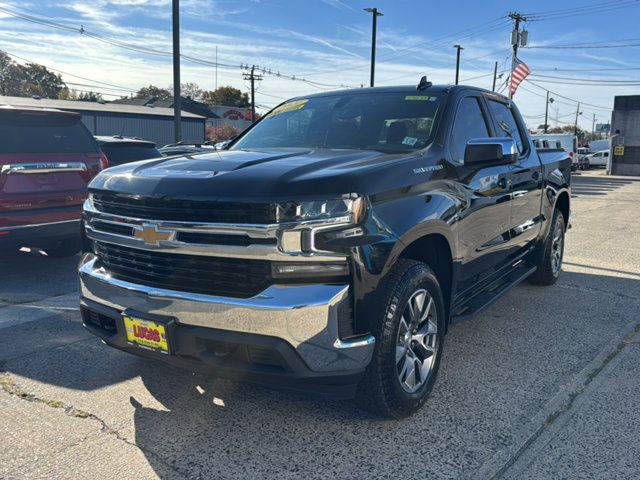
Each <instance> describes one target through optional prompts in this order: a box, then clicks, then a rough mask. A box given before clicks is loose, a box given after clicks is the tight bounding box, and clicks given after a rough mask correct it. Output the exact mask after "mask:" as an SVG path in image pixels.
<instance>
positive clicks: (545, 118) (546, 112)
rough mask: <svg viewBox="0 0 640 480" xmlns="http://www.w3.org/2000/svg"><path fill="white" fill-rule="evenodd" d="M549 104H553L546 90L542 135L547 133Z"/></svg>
mask: <svg viewBox="0 0 640 480" xmlns="http://www.w3.org/2000/svg"><path fill="white" fill-rule="evenodd" d="M550 103H553V98H549V90H547V102H546V104H545V107H544V133H547V128H549V125H548V118H549V104H550Z"/></svg>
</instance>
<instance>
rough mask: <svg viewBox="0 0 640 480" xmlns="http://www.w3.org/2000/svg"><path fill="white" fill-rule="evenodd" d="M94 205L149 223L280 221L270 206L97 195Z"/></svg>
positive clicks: (108, 194) (111, 212)
mask: <svg viewBox="0 0 640 480" xmlns="http://www.w3.org/2000/svg"><path fill="white" fill-rule="evenodd" d="M93 204H94V206H95V208H96V210H98V211H100V212H104V213H108V214H114V215H121V216H125V217H132V218H142V219H149V220H165V221H178V222H206V223H233V224H269V223H274V222H275V221H276V218H275V217H276V215H275V206H274V205H272V204H270V203H240V202H217V201H201V200H198V201H194V200H187V199H164V198H153V197H139V196H135V195H123V194H114V193H95V194H93Z"/></svg>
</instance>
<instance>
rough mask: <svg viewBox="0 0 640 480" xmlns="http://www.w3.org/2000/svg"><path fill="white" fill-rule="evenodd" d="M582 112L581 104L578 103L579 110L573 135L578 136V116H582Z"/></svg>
mask: <svg viewBox="0 0 640 480" xmlns="http://www.w3.org/2000/svg"><path fill="white" fill-rule="evenodd" d="M581 113H582V112H581V111H580V102H578V109H577V110H576V123H575V124H574V126H573V134H574V135H577V134H578V115H580V114H581Z"/></svg>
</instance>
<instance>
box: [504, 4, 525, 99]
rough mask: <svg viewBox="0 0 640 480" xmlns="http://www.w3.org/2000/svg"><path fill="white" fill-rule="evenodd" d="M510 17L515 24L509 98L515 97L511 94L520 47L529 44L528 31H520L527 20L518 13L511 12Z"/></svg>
mask: <svg viewBox="0 0 640 480" xmlns="http://www.w3.org/2000/svg"><path fill="white" fill-rule="evenodd" d="M509 17H511V19H513V21H514V22H515V25H514V28H513V31H512V32H511V46H512V47H513V56H512V57H511V73H510V74H509V87H508V88H509V98H512V97H513V94H512V93H511V76H512V75H513V69H514V68H515V65H516V58H517V56H518V47H519V46H523V47H524V46H525V45H526V44H527V39H528V36H529V35H528V32H527V31H526V30H523V31H522V32H521V31H520V22H526V21H527V19H526V18H525V17H523V16H522V15H520V14H519V13H516V12H511V13H510V14H509Z"/></svg>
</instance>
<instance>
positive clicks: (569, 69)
mask: <svg viewBox="0 0 640 480" xmlns="http://www.w3.org/2000/svg"><path fill="white" fill-rule="evenodd" d="M531 70H534V71H536V72H615V71H626V70H640V67H619V68H557V67H556V68H537V67H531Z"/></svg>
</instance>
